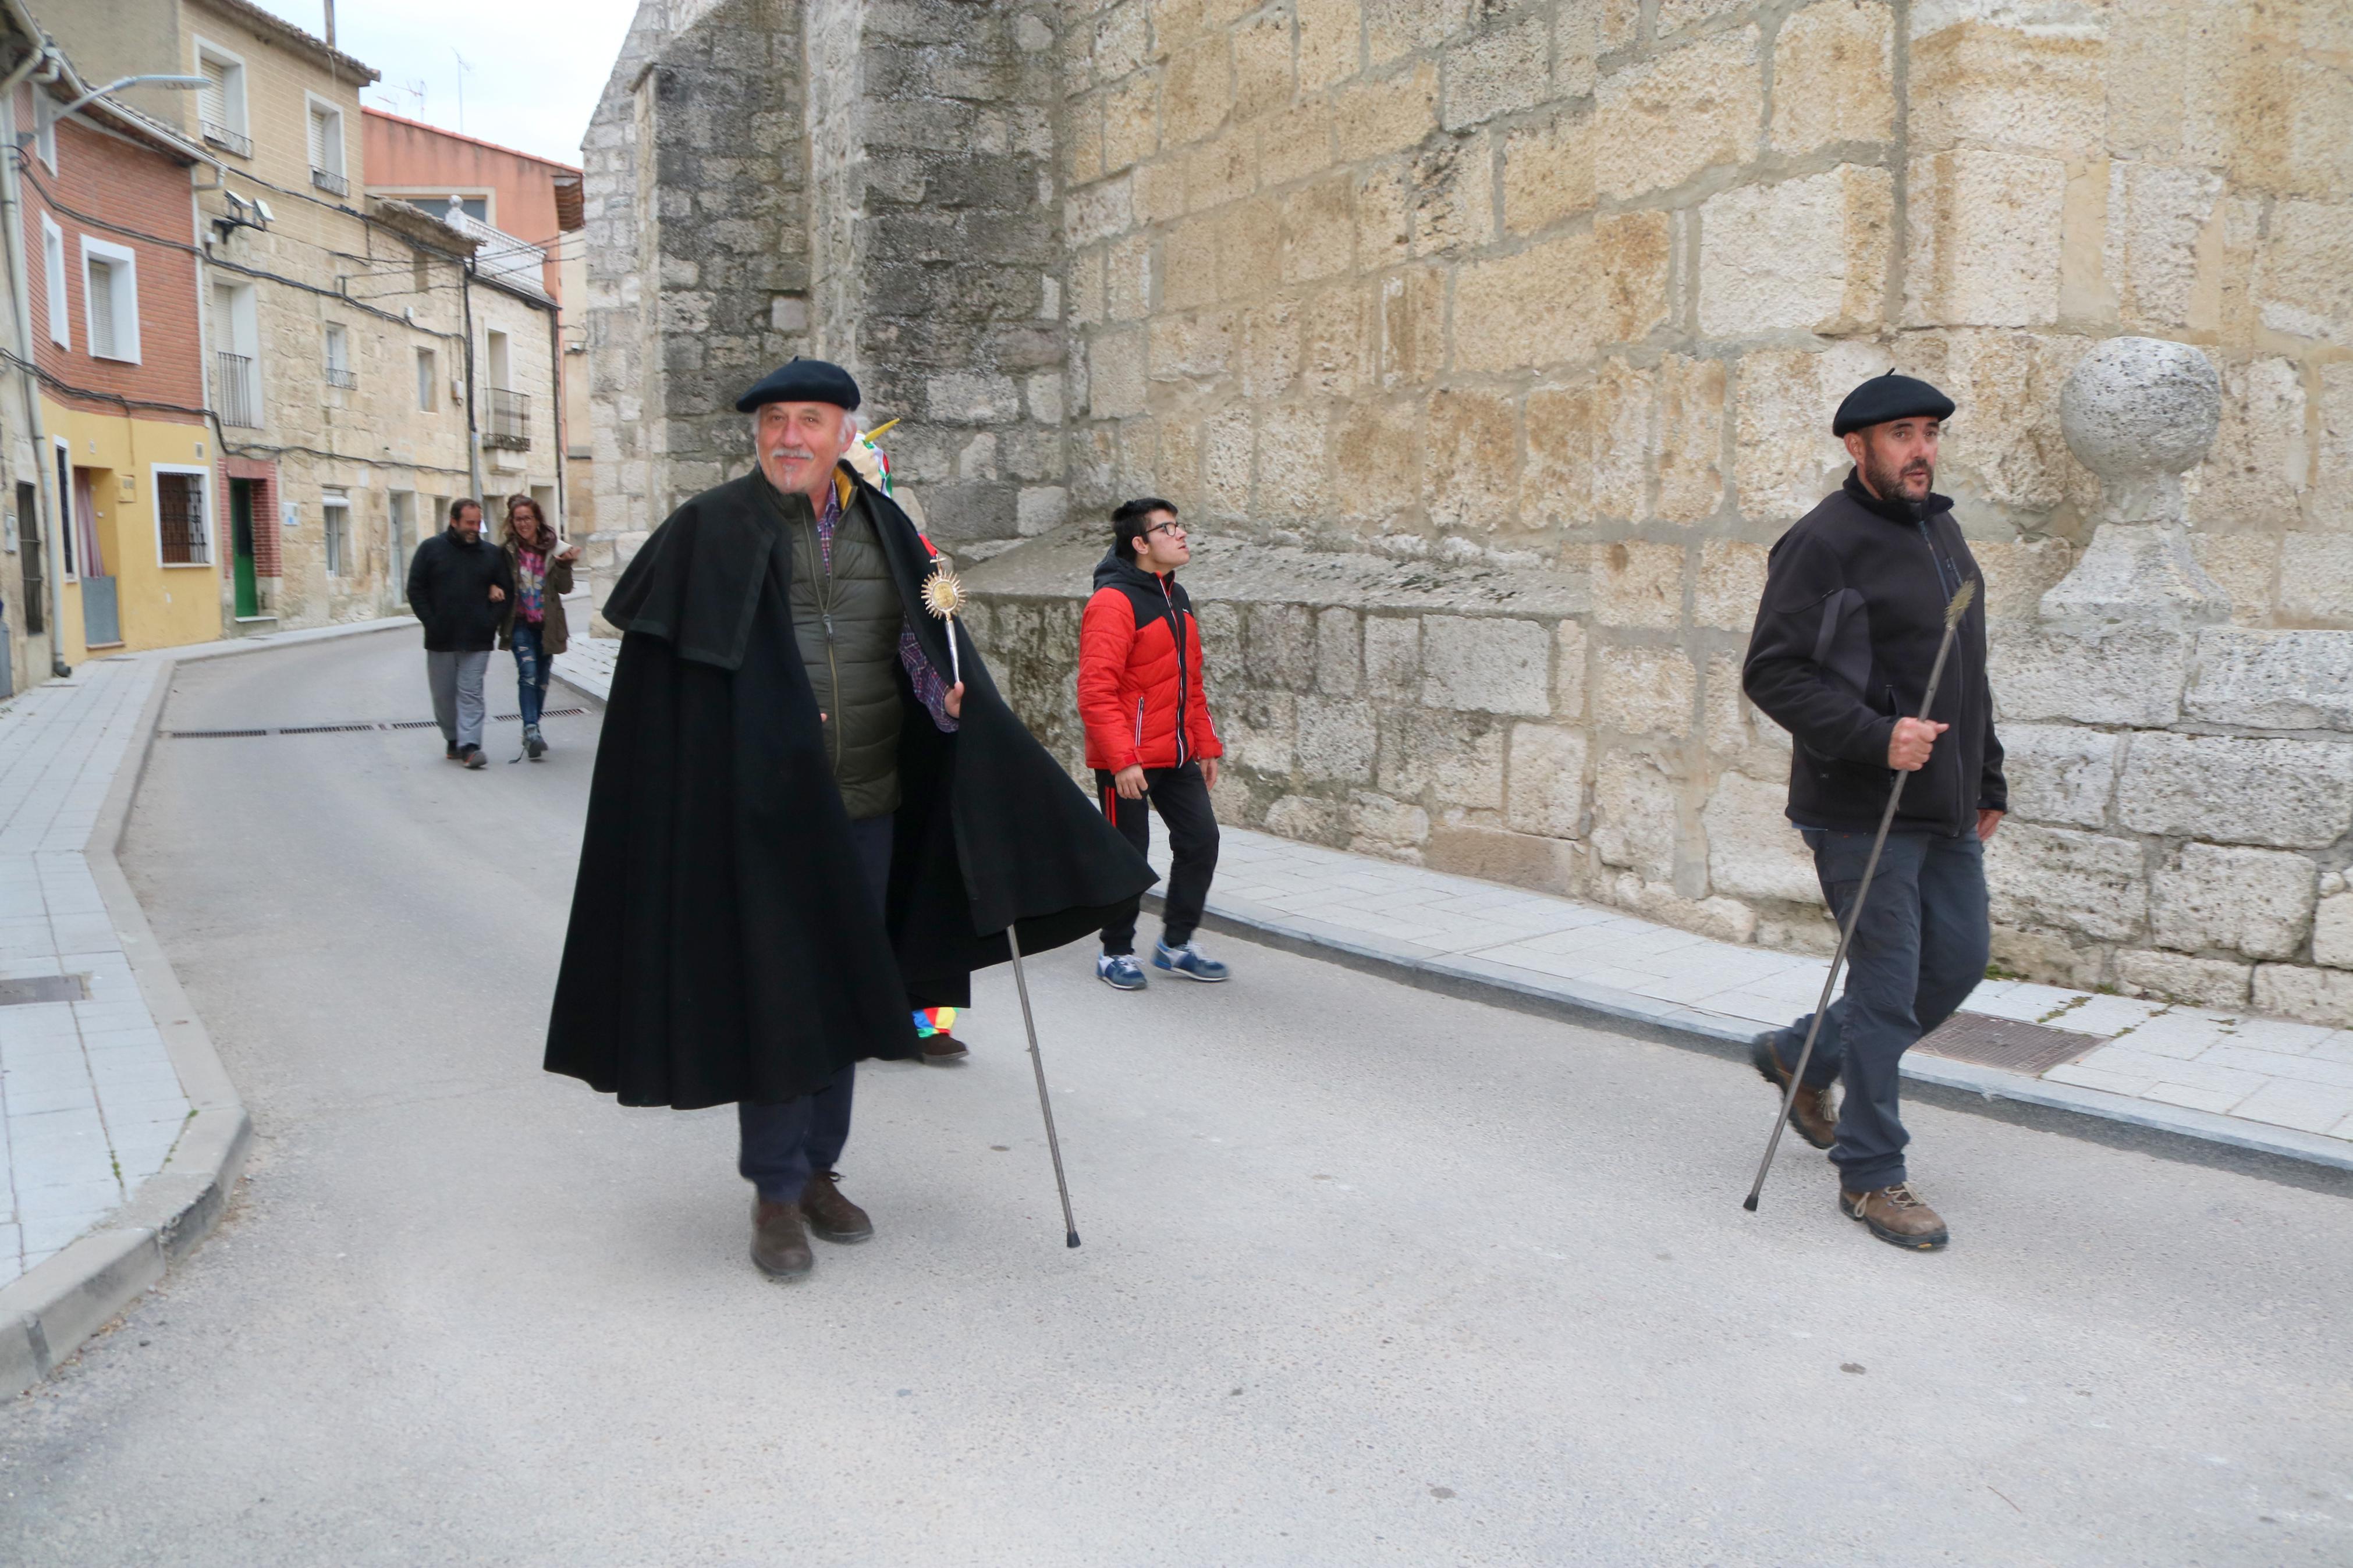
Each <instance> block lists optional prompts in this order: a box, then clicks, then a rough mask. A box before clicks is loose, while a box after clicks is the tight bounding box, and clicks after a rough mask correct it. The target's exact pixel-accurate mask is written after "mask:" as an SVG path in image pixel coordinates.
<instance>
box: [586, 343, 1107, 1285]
mask: <svg viewBox="0 0 2353 1568" xmlns="http://www.w3.org/2000/svg"><path fill="white" fill-rule="evenodd" d="M858 403H859V395H858V384H857V383H856V382H855V381H853V380H852V379H851V378H850V376H849V373H848V372H847V371H844V370H843V369H841V368H840V367H839V365H832V364H827V363H823V362H822V361H816V360H796V361H794V362H792V363H789V364H786V365H785V366H783V367H782V368H781V369H779V370H777V371H776V372H775V373H774V374H771V375H769V376H768V377H767V378H765V380H763V381H762V382H761V383H760V384H758V385H756V386H754V387H753V388H752V389H751V390H750V391H748V392H746V393H745V394H744V396H743V397H742V398H741V399H740V400H739V401H738V402H737V404H736V407H737V408H738V409H740V410H742V411H744V412H745V413H747V414H750V415H752V416H753V417H754V431H753V442H754V452H755V454H756V457H757V458H758V462H757V466H756V467H755V468H754V469H753V471H752V472H751V473H748V474H746V475H744V477H743V478H741V479H733V480H730V481H729V482H727V483H725V484H723V485H720V486H718V487H716V488H715V489H709V490H705V491H704V492H702V494H701V495H699V496H696V497H694V498H693V499H692V500H689V501H687V502H686V503H685V504H684V505H683V506H681V507H680V508H679V509H678V510H676V511H675V512H673V513H671V514H670V518H669V520H668V521H665V522H664V523H663V524H662V525H661V527H659V529H656V530H655V531H654V532H653V534H652V536H651V537H650V538H649V539H648V540H647V541H646V542H645V545H644V547H643V548H642V549H640V550H639V551H638V555H637V558H636V559H635V560H634V561H633V562H631V563H630V565H629V569H628V571H627V572H626V573H624V574H622V576H621V581H620V582H619V584H617V585H616V586H615V588H614V590H613V595H612V597H611V599H610V600H609V601H607V604H606V606H605V616H606V617H607V619H608V620H610V621H611V622H612V623H613V624H614V625H616V626H619V627H621V628H622V632H623V634H624V635H623V637H622V639H621V650H620V658H619V659H618V660H617V663H616V665H615V667H614V670H613V683H612V691H611V695H610V696H609V698H608V699H607V703H606V708H605V725H604V732H603V735H602V737H601V739H600V740H599V742H598V743H597V748H596V774H595V777H594V780H593V782H592V783H591V784H590V788H589V795H588V822H587V826H586V833H585V835H584V837H583V838H582V842H581V850H580V873H579V879H578V881H577V884H576V886H575V889H574V892H573V898H572V925H571V930H570V932H569V934H568V935H567V936H566V938H565V947H564V963H563V966H562V969H561V971H560V972H559V973H558V975H557V979H556V987H555V1004H554V1010H553V1013H552V1016H551V1017H550V1019H549V1022H548V1031H547V1058H546V1065H547V1068H548V1070H549V1071H551V1072H558V1073H566V1074H569V1075H571V1076H573V1077H575V1078H580V1079H586V1080H587V1081H588V1082H589V1083H590V1084H591V1085H593V1086H594V1087H595V1088H596V1089H599V1090H601V1091H603V1092H605V1093H607V1094H613V1095H616V1096H617V1097H618V1098H619V1100H621V1102H622V1103H623V1104H625V1105H668V1106H674V1107H676V1108H678V1109H680V1110H693V1109H696V1108H698V1107H702V1106H710V1105H723V1104H726V1103H728V1102H730V1101H733V1102H734V1104H735V1107H736V1120H737V1128H738V1132H739V1136H740V1142H739V1143H738V1158H737V1162H736V1169H737V1171H738V1172H739V1173H741V1174H742V1175H743V1176H744V1179H745V1180H747V1181H749V1182H750V1183H751V1184H752V1185H753V1188H754V1193H755V1194H757V1195H756V1196H755V1198H754V1204H753V1219H752V1259H753V1261H754V1263H755V1264H756V1265H757V1266H758V1267H759V1268H761V1269H762V1270H764V1271H765V1272H766V1273H768V1274H770V1275H774V1276H779V1277H791V1276H796V1275H800V1274H805V1273H807V1271H808V1270H809V1268H810V1267H811V1263H812V1258H811V1256H810V1248H809V1246H808V1240H807V1236H808V1232H809V1231H810V1230H811V1229H814V1230H815V1232H816V1234H817V1235H818V1237H820V1238H821V1239H824V1240H828V1241H836V1242H851V1241H861V1240H863V1239H865V1238H866V1237H869V1236H871V1235H872V1234H873V1228H874V1227H873V1224H872V1222H871V1220H870V1219H869V1217H868V1216H867V1214H866V1211H865V1210H864V1209H862V1208H860V1206H859V1205H856V1204H854V1203H852V1202H850V1201H849V1198H848V1197H847V1196H846V1195H844V1194H842V1193H841V1191H840V1190H839V1185H838V1180H837V1173H836V1172H835V1170H834V1165H835V1162H836V1161H837V1160H839V1157H840V1154H841V1152H842V1149H843V1146H844V1144H845V1142H847V1140H848V1138H849V1112H850V1099H851V1091H852V1088H853V1086H854V1083H855V1070H856V1069H855V1064H856V1063H857V1062H858V1061H860V1059H862V1058H872V1057H884V1058H908V1057H913V1056H915V1055H916V1054H917V1051H918V1047H917V1045H916V1038H915V1027H914V1025H913V1021H912V1020H913V1014H912V1010H911V1008H910V1006H909V996H910V994H911V993H913V994H918V995H920V996H922V997H923V999H924V1001H925V1003H926V1005H941V1006H960V1005H965V1004H966V1003H968V1002H969V1001H970V1000H971V996H970V991H971V972H972V971H973V970H974V969H976V968H978V967H981V966H983V965H986V964H990V963H1002V962H1004V961H1005V959H1006V958H1007V957H1008V942H1007V940H1006V931H1007V930H1008V927H1010V926H1013V925H1016V924H1018V927H1019V941H1020V944H1021V951H1022V952H1024V953H1035V952H1043V951H1045V950H1047V949H1048V948H1051V947H1054V946H1056V945H1059V944H1060V943H1062V942H1071V941H1073V940H1075V939H1076V938H1078V937H1080V936H1082V935H1084V934H1085V933H1086V932H1088V931H1093V930H1096V929H1098V928H1100V927H1101V926H1102V924H1103V920H1104V919H1105V917H1106V916H1107V915H1108V914H1109V913H1110V911H1111V910H1113V909H1115V908H1116V907H1118V906H1120V905H1122V904H1124V903H1127V902H1128V901H1129V900H1133V899H1134V897H1135V896H1136V895H1137V894H1138V893H1139V892H1141V891H1142V890H1143V889H1144V888H1145V887H1146V886H1148V885H1149V884H1150V883H1151V881H1152V871H1151V868H1149V867H1148V866H1146V865H1145V863H1144V861H1143V859H1142V858H1141V857H1139V856H1137V855H1136V854H1134V852H1133V851H1132V850H1130V849H1129V848H1128V847H1127V846H1126V845H1125V844H1124V843H1122V842H1121V841H1120V839H1119V837H1118V836H1117V835H1116V834H1114V833H1113V832H1112V831H1111V830H1110V829H1109V828H1108V827H1106V826H1104V825H1103V822H1102V820H1101V819H1100V818H1098V817H1097V816H1095V815H1094V813H1093V812H1092V810H1091V809H1089V806H1088V803H1087V799H1086V796H1085V795H1084V794H1083V793H1082V792H1081V791H1080V790H1079V789H1078V788H1076V787H1075V786H1074V785H1073V784H1071V780H1070V777H1069V775H1068V774H1067V773H1064V772H1063V771H1062V769H1061V767H1060V764H1058V763H1056V762H1055V761H1054V760H1053V758H1052V757H1051V756H1050V755H1048V754H1047V752H1046V750H1045V748H1044V747H1042V746H1040V745H1039V743H1038V742H1037V741H1036V739H1035V738H1033V737H1032V736H1031V735H1030V733H1029V731H1028V730H1027V729H1025V728H1023V726H1022V724H1021V721H1020V720H1019V719H1018V718H1017V717H1015V715H1014V713H1013V710H1011V709H1010V708H1008V706H1007V705H1006V703H1005V701H1004V700H1003V699H1002V698H1001V697H999V696H998V695H997V689H996V686H995V684H994V683H993V682H992V681H991V679H989V674H988V668H987V665H986V664H985V663H984V662H983V661H982V659H981V657H980V652H979V650H978V649H977V648H976V647H974V646H973V644H972V642H971V639H970V638H969V637H967V636H966V635H965V632H964V629H963V627H962V626H961V625H960V624H959V623H957V622H953V621H951V622H948V623H946V624H944V625H943V623H941V622H940V621H937V620H934V618H933V617H932V616H929V615H926V614H924V613H923V610H922V607H921V606H922V593H923V582H924V580H925V579H926V578H927V577H928V576H930V574H931V573H932V571H933V568H934V562H933V559H932V552H931V550H930V547H929V546H928V545H927V544H926V543H925V542H924V541H923V536H922V535H921V534H919V533H917V532H916V531H915V526H914V524H913V522H911V521H908V518H907V514H906V513H905V512H903V511H902V510H900V509H899V508H898V506H897V505H896V504H895V503H894V502H893V501H892V500H891V498H890V497H889V496H887V495H885V494H883V493H882V492H881V490H879V489H875V488H874V487H873V486H871V485H870V484H869V483H867V482H866V481H865V480H864V479H861V478H860V477H859V475H858V474H857V473H856V471H855V470H854V469H853V468H850V467H849V466H848V465H846V464H844V463H843V462H842V461H841V459H842V458H843V456H844V454H845V453H846V452H847V451H848V450H849V444H850V442H851V441H852V440H854V439H855V438H856V436H857V429H858V426H857V424H856V422H855V421H854V420H853V419H852V418H851V414H852V412H853V411H854V410H855V409H856V408H857V406H858ZM949 637H956V638H957V639H958V642H957V645H956V647H957V657H956V658H951V657H950V655H949V652H948V642H947V639H948V638H949ZM959 660H960V662H961V666H962V669H963V675H964V679H963V681H962V683H961V684H957V685H950V684H949V683H948V681H947V679H945V675H944V672H947V671H950V670H953V669H955V668H956V667H957V664H958V662H959Z"/></svg>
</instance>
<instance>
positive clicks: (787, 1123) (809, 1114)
mask: <svg viewBox="0 0 2353 1568" xmlns="http://www.w3.org/2000/svg"><path fill="white" fill-rule="evenodd" d="M891 825H892V819H891V818H890V816H887V815H885V816H869V817H865V818H862V819H861V820H860V821H857V822H853V823H851V824H850V825H849V843H850V847H852V848H853V849H855V850H856V851H857V852H858V862H859V868H860V870H862V871H864V872H865V873H866V886H867V887H868V889H871V891H872V892H873V894H874V918H875V919H876V920H877V921H880V920H881V918H882V900H883V898H884V895H885V892H886V890H887V889H889V887H890V885H891ZM857 1087H858V1064H857V1063H855V1062H852V1063H851V1064H850V1065H849V1066H848V1067H846V1068H842V1069H841V1070H840V1071H839V1072H838V1073H836V1074H834V1075H833V1077H832V1078H831V1079H828V1080H827V1082H826V1083H825V1085H824V1086H823V1087H822V1088H820V1089H816V1090H814V1091H813V1092H811V1093H808V1094H801V1095H796V1096H794V1097H793V1098H792V1099H790V1100H786V1101H785V1102H784V1103H782V1104H781V1105H754V1104H753V1103H752V1102H751V1101H749V1100H739V1101H737V1102H736V1106H735V1123H736V1128H737V1131H739V1132H740V1133H741V1135H742V1142H741V1143H740V1144H739V1145H738V1148H739V1152H738V1153H737V1155H736V1159H735V1169H736V1172H737V1173H739V1174H741V1175H742V1176H743V1178H744V1180H745V1181H747V1182H749V1183H751V1184H752V1185H753V1187H754V1189H756V1190H757V1191H758V1193H759V1194H760V1195H761V1196H762V1197H763V1198H765V1199H766V1200H767V1201H768V1202H770V1203H774V1204H793V1203H798V1202H800V1197H801V1189H802V1188H804V1187H806V1186H807V1185H808V1179H809V1177H810V1175H811V1174H813V1173H816V1172H818V1171H830V1170H832V1169H833V1168H834V1166H835V1165H836V1164H837V1163H839V1161H840V1159H841V1151H842V1147H843V1145H845V1144H847V1143H848V1142H849V1100H850V1095H851V1093H852V1091H853V1090H855V1089H856V1088H857Z"/></svg>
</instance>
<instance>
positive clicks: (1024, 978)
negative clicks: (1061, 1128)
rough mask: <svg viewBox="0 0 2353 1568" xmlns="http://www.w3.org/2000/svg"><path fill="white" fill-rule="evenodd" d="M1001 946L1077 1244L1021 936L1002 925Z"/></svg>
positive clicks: (1067, 1222)
mask: <svg viewBox="0 0 2353 1568" xmlns="http://www.w3.org/2000/svg"><path fill="white" fill-rule="evenodd" d="M1005 948H1006V951H1007V952H1010V953H1011V954H1013V988H1014V989H1015V990H1017V991H1018V992H1020V993H1021V1026H1022V1027H1023V1028H1025V1029H1027V1030H1029V1066H1030V1068H1032V1069H1033V1070H1034V1071H1035V1072H1036V1073H1037V1075H1038V1109H1039V1110H1041V1111H1043V1112H1044V1113H1045V1116H1046V1152H1048V1153H1049V1154H1051V1155H1052V1156H1053V1157H1054V1190H1055V1191H1056V1192H1059V1193H1060V1194H1062V1230H1063V1232H1064V1235H1065V1240H1064V1241H1063V1243H1062V1245H1063V1246H1065V1247H1076V1246H1078V1244H1079V1222H1078V1221H1076V1220H1074V1219H1072V1218H1071V1184H1070V1183H1069V1182H1068V1181H1066V1180H1064V1179H1063V1176H1062V1141H1061V1140H1060V1139H1059V1138H1057V1137H1055V1136H1054V1102H1053V1100H1050V1099H1049V1098H1048V1096H1047V1094H1046V1059H1045V1058H1043V1057H1041V1056H1039V1054H1038V1020H1037V1019H1035V1018H1033V1017H1031V1016H1029V976H1028V975H1026V974H1024V973H1022V972H1021V939H1020V938H1018V937H1017V936H1015V935H1014V934H1013V928H1012V927H1011V926H1007V927H1006V928H1005Z"/></svg>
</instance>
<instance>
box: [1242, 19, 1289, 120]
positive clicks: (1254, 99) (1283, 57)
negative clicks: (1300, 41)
mask: <svg viewBox="0 0 2353 1568" xmlns="http://www.w3.org/2000/svg"><path fill="white" fill-rule="evenodd" d="M1233 50H1234V118H1235V119H1237V120H1251V119H1255V118H1256V117H1257V116H1259V115H1261V114H1264V113H1265V112H1267V111H1268V110H1273V109H1279V108H1281V107H1282V105H1284V104H1286V103H1288V102H1290V101H1291V94H1292V70H1291V55H1292V42H1291V18H1290V17H1289V16H1285V15H1283V14H1282V12H1279V11H1276V12H1262V13H1261V14H1260V15H1258V16H1253V17H1251V18H1250V19H1249V20H1248V21H1245V22H1243V23H1241V24H1240V26H1236V27H1235V28H1234V31H1233Z"/></svg>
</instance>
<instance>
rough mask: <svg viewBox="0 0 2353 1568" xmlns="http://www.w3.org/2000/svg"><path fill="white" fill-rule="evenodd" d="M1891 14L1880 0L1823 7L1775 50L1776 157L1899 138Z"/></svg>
mask: <svg viewBox="0 0 2353 1568" xmlns="http://www.w3.org/2000/svg"><path fill="white" fill-rule="evenodd" d="M1894 36H1895V28H1894V21H1893V17H1892V14H1891V11H1890V9H1889V7H1888V6H1887V5H1884V4H1882V3H1881V0H1863V3H1862V4H1860V5H1858V4H1855V3H1854V0H1818V3H1817V4H1815V5H1808V6H1806V7H1805V8H1804V9H1802V10H1799V11H1795V12H1792V13H1790V16H1789V18H1788V20H1787V21H1785V22H1783V23H1782V24H1781V31H1780V33H1779V35H1778V37H1776V38H1775V39H1774V43H1773V124H1772V137H1773V147H1774V150H1775V151H1777V152H1780V153H1790V154H1792V155H1794V156H1802V155H1803V154H1805V153H1810V152H1812V151H1813V150H1814V149H1815V148H1817V147H1825V146H1829V145H1830V144H1831V143H1832V142H1884V141H1886V140H1887V139H1888V138H1889V137H1890V136H1892V135H1893V134H1894V126H1895V91H1894V58H1893V53H1892V51H1893V47H1894Z"/></svg>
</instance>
